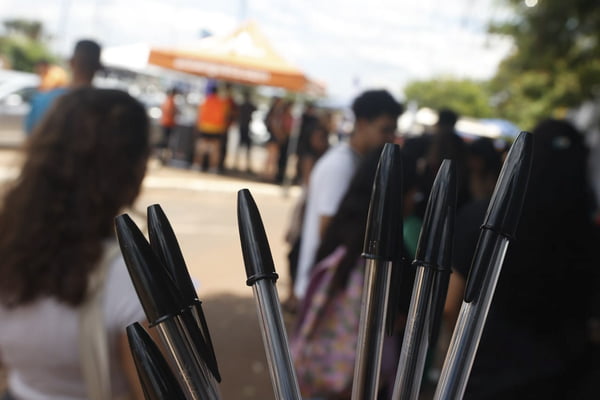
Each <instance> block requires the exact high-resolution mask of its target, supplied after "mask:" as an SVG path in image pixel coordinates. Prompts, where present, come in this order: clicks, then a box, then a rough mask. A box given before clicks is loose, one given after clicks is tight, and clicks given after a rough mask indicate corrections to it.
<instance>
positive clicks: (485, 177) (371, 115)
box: [0, 40, 600, 400]
mask: <svg viewBox="0 0 600 400" xmlns="http://www.w3.org/2000/svg"><path fill="white" fill-rule="evenodd" d="M70 61H71V62H70V68H71V71H70V72H71V74H70V79H67V78H66V77H65V76H64V75H62V74H61V73H60V72H58V71H54V72H50V71H52V68H50V67H49V66H48V65H47V64H44V63H42V64H40V68H39V73H40V74H42V75H44V76H47V79H43V80H42V86H41V87H40V92H39V93H38V95H36V97H35V98H34V99H33V101H32V108H31V112H30V115H29V116H28V118H27V132H28V134H29V138H28V140H27V142H26V145H25V148H24V149H25V150H24V151H25V160H26V161H25V163H24V167H23V170H22V171H21V175H20V176H19V178H18V179H17V180H16V181H15V182H14V183H13V184H12V185H11V186H10V187H9V189H8V190H7V192H6V195H5V198H4V201H3V203H2V209H1V210H0V258H2V260H3V262H2V263H1V264H0V320H2V324H1V325H0V361H1V362H2V364H3V365H4V366H5V367H6V368H7V370H8V382H9V392H8V393H6V394H5V397H4V399H6V400H8V399H64V398H71V399H82V400H83V399H86V398H91V397H88V395H87V390H88V388H89V387H88V386H87V385H88V384H89V380H88V377H87V376H85V374H83V373H82V372H81V371H80V369H79V368H78V366H79V365H81V363H85V362H86V354H87V353H86V352H85V351H84V348H85V347H86V343H88V342H86V340H90V338H89V337H85V336H83V335H84V333H83V332H86V331H85V330H84V329H83V328H82V326H81V321H82V320H83V318H80V317H81V316H82V315H83V313H85V312H86V311H85V310H87V308H85V307H86V304H88V303H89V301H90V299H93V298H94V297H93V295H92V293H93V292H94V290H104V291H105V293H109V295H108V296H106V297H105V301H104V302H103V303H102V304H101V307H102V309H101V313H102V315H103V316H104V325H103V328H102V329H103V332H104V336H103V339H102V340H104V341H105V342H106V343H107V347H106V348H107V350H106V351H108V353H109V355H110V356H109V359H110V362H109V368H110V371H111V372H110V375H111V376H112V379H111V381H110V388H111V391H112V392H113V394H114V395H115V396H117V395H124V394H126V395H130V396H132V397H130V398H136V399H142V398H143V395H142V394H141V391H140V387H139V385H138V384H137V383H136V378H135V371H134V370H133V367H132V364H131V359H130V355H129V353H128V351H126V350H125V348H126V346H125V345H124V344H123V343H124V342H123V341H124V335H125V330H124V329H125V326H127V325H128V324H130V323H132V322H134V321H137V320H142V319H143V318H144V317H143V313H142V310H141V308H140V305H139V302H138V301H137V299H136V296H135V292H134V291H133V288H132V286H131V283H130V282H129V279H128V277H127V276H123V274H124V271H125V267H124V265H123V260H122V258H121V256H120V255H118V254H115V253H114V251H113V250H112V249H113V248H114V237H113V236H114V235H113V228H112V224H113V218H114V217H115V216H116V215H117V214H118V213H119V212H121V210H122V209H123V207H127V206H129V205H131V204H132V203H133V201H134V200H135V198H136V197H137V195H138V193H139V190H140V185H141V181H142V178H143V176H144V173H145V168H146V162H147V160H148V157H150V156H151V155H152V154H154V155H155V156H156V157H158V158H160V159H161V160H162V161H163V162H165V163H168V162H170V161H171V160H172V159H174V158H176V157H177V151H178V150H180V147H178V146H179V145H178V144H177V141H178V140H179V139H181V138H180V136H181V133H180V132H179V131H181V127H180V126H178V123H177V120H178V118H177V117H178V113H179V112H180V111H179V104H180V102H179V101H178V96H180V95H181V90H180V89H178V88H172V89H170V90H169V91H168V93H167V94H166V97H165V101H164V103H163V104H162V113H161V119H160V126H161V137H160V139H159V140H158V142H157V143H156V146H154V148H153V146H152V144H151V140H150V137H149V121H148V117H147V115H146V114H147V113H146V110H145V109H144V107H143V106H142V105H141V104H140V103H139V102H138V101H136V100H135V99H133V98H132V97H131V96H129V95H128V94H126V93H123V92H120V91H116V90H105V89H96V88H93V87H92V80H93V77H94V74H95V73H96V71H98V69H99V68H101V64H100V46H99V45H98V44H97V43H96V42H93V41H90V40H82V41H80V42H78V43H77V45H76V46H75V49H74V52H73V56H72V58H71V60H70ZM258 109H259V106H257V104H256V103H255V100H254V99H253V92H252V91H251V90H250V89H249V88H243V87H233V86H232V85H231V84H228V83H222V84H219V83H217V82H209V85H208V86H207V88H206V92H205V96H204V99H203V101H202V102H201V103H200V104H199V105H198V109H197V118H196V123H195V124H194V126H193V127H192V130H191V140H190V144H189V146H190V150H191V152H192V154H193V155H192V158H191V160H190V166H191V168H193V169H197V170H202V171H204V170H206V171H208V172H211V173H221V172H223V170H224V169H225V166H224V162H225V159H226V156H227V150H228V148H229V147H230V146H229V145H228V141H230V140H232V139H231V138H230V132H231V131H232V129H231V128H232V127H235V128H236V129H237V131H238V139H237V143H238V144H237V149H236V154H235V155H234V160H235V162H234V169H237V170H239V171H245V172H247V173H248V172H251V173H255V174H256V175H257V176H258V177H260V178H261V179H263V180H266V181H269V182H274V183H280V184H283V183H285V182H286V179H290V182H292V183H296V184H298V185H299V186H300V187H301V189H302V194H301V196H300V198H299V200H298V203H297V204H296V206H295V207H294V211H293V213H292V215H290V220H289V223H288V229H287V230H286V240H287V242H288V243H289V268H290V276H291V277H292V280H291V285H290V288H289V297H288V298H287V299H285V300H284V302H283V307H284V309H285V310H286V311H287V312H288V313H290V314H291V315H293V316H295V324H294V327H293V331H292V332H291V343H292V354H293V356H294V359H295V363H296V369H297V371H298V378H299V382H300V386H301V388H302V392H303V396H305V398H307V399H323V400H324V399H335V400H341V399H348V398H350V397H349V394H350V390H351V385H352V378H353V365H354V362H355V358H354V357H355V349H356V343H357V331H358V324H359V314H360V303H361V301H360V296H361V291H362V282H363V280H364V263H365V261H364V259H363V258H362V257H361V251H362V242H363V240H364V232H365V226H366V222H367V213H368V209H369V201H370V195H371V190H372V185H373V180H374V175H375V171H376V168H377V162H378V159H379V155H380V153H381V149H382V146H383V145H384V144H385V143H390V142H391V143H397V144H398V145H399V146H400V147H401V155H402V160H403V178H402V179H403V182H402V183H403V185H402V191H403V192H402V196H403V203H402V210H401V212H402V215H403V219H404V226H403V229H404V235H403V244H402V246H403V254H404V258H405V261H406V262H407V263H410V261H412V259H413V258H414V256H415V251H416V248H417V243H418V240H419V233H420V229H421V224H422V219H423V216H424V212H425V206H426V203H427V200H428V198H429V194H430V191H431V188H432V184H433V181H434V179H435V176H436V174H437V172H438V170H439V168H440V166H441V164H442V161H443V160H445V159H451V160H453V161H454V162H455V164H456V170H457V185H458V186H457V188H458V189H457V214H456V229H455V232H454V248H453V262H452V268H453V271H454V273H453V274H452V277H451V281H450V288H449V291H448V297H447V300H446V306H445V310H444V326H445V330H446V331H447V332H451V331H452V329H453V327H454V323H455V322H456V319H457V315H458V311H459V308H460V305H461V302H462V297H463V293H464V287H465V280H466V278H467V276H468V272H469V268H470V266H471V259H472V256H473V253H474V251H475V247H476V245H477V240H478V237H479V230H480V226H481V224H482V222H483V219H484V217H485V212H486V210H487V207H488V204H489V201H490V198H491V196H492V193H493V191H494V188H495V184H496V181H497V179H498V176H499V173H500V170H501V168H502V163H503V160H504V157H505V155H506V153H507V151H508V149H509V148H510V143H509V142H507V141H504V142H501V141H494V140H491V139H488V138H479V139H475V140H472V139H471V140H468V141H467V140H465V139H464V138H463V137H461V136H460V135H459V134H457V132H456V130H455V124H456V122H457V120H458V118H459V116H458V115H457V114H456V113H455V112H454V111H453V110H451V109H441V110H438V113H437V114H438V120H437V122H436V124H435V125H434V126H433V127H432V128H431V129H430V130H429V131H427V132H425V133H424V134H423V135H420V136H414V137H413V136H409V135H398V126H397V123H398V119H399V117H400V116H401V115H402V113H403V112H404V106H403V104H401V103H400V102H398V101H397V100H396V99H395V98H394V96H392V95H391V94H390V93H389V92H387V91H385V90H366V91H364V92H362V93H361V94H359V95H358V96H357V97H356V98H355V99H354V101H353V103H352V107H351V109H352V114H353V117H354V122H353V126H352V129H351V131H350V132H348V133H347V134H344V135H340V134H338V132H337V131H338V128H337V127H336V125H335V123H334V120H335V117H334V114H333V113H332V112H331V111H330V110H328V109H324V108H319V107H317V106H316V105H315V104H311V103H308V104H305V105H304V106H303V107H298V106H297V105H296V104H295V103H294V102H293V101H292V99H291V98H285V97H275V98H273V99H271V104H270V106H269V108H268V111H267V112H266V113H265V115H264V120H263V122H264V125H265V127H266V130H267V133H268V136H267V137H266V138H265V140H264V141H263V143H262V144H263V146H264V148H265V150H266V153H265V154H266V156H265V157H264V163H263V165H261V167H260V169H259V170H257V171H254V170H253V168H254V165H255V164H253V163H252V147H253V144H254V142H255V139H254V136H255V135H254V134H253V131H252V130H253V128H252V121H253V118H254V115H255V113H256V112H257V110H258ZM525 128H528V129H531V132H532V133H533V137H534V145H533V147H534V151H533V154H534V156H533V166H532V169H531V178H530V180H529V187H528V189H527V194H526V198H525V203H524V207H523V212H522V217H521V222H520V224H519V228H518V230H517V234H516V237H515V239H514V240H513V241H512V242H511V245H510V247H509V250H508V253H507V256H506V259H505V263H504V267H503V270H502V274H501V276H500V281H499V283H498V287H497V290H496V293H495V296H494V300H493V303H492V308H491V310H490V313H489V317H488V320H487V323H486V327H485V330H484V333H483V338H482V339H481V343H480V346H479V350H478V352H477V356H476V359H475V364H474V366H473V370H472V373H471V376H470V380H469V384H468V387H467V392H466V395H465V398H468V399H538V398H539V399H585V398H597V395H598V393H600V387H599V386H598V382H600V357H599V353H598V351H599V346H600V340H599V337H600V281H599V276H598V266H600V260H599V251H598V246H597V243H599V241H598V239H599V238H600V237H599V232H598V231H599V226H598V225H597V224H595V223H594V222H595V221H594V216H595V215H596V214H595V213H597V209H598V208H597V207H598V205H597V199H595V198H594V195H593V193H592V190H591V189H590V184H589V180H588V171H587V156H588V149H587V148H586V146H585V143H584V140H583V136H582V134H581V133H580V132H578V131H577V129H576V128H575V127H574V126H573V125H572V124H571V123H570V122H568V121H565V120H555V119H546V120H543V121H540V122H539V123H538V124H537V125H536V126H535V127H525ZM403 133H406V132H403ZM178 135H179V136H178ZM290 156H293V159H295V160H296V161H295V166H294V167H293V168H291V169H292V170H293V172H292V173H291V177H290V178H288V175H289V174H290V172H289V169H290V168H288V165H290V160H289V159H288V157H290ZM102 271H104V272H102ZM99 276H100V277H99ZM413 279H414V271H413V273H412V274H408V275H407V276H404V277H403V281H402V285H401V288H400V289H399V290H400V295H399V296H398V299H399V300H398V302H397V304H392V305H391V307H393V308H394V309H395V310H396V312H397V313H398V316H399V317H400V318H398V321H399V322H398V323H397V326H396V327H395V331H394V335H393V336H391V337H390V338H388V339H387V341H386V343H385V344H384V346H385V349H386V350H385V352H384V354H385V357H384V360H383V363H384V367H383V368H382V376H381V382H382V384H381V388H382V390H381V396H380V398H382V399H385V398H389V397H390V396H391V384H392V383H393V382H392V379H393V377H394V376H395V368H396V363H397V359H398V355H399V351H400V345H401V341H402V334H403V328H404V321H405V320H406V316H407V311H408V305H409V301H410V296H411V288H412V280H413ZM40 321H44V325H45V326H46V329H45V330H44V332H39V329H37V328H36V327H38V326H39V324H40V323H41V322H40ZM41 336H43V338H42V337H41ZM441 337H444V335H441ZM72 343H80V347H79V348H78V350H77V351H69V349H70V348H71V347H72ZM443 346H444V345H443V343H441V341H440V344H438V345H437V346H435V345H432V346H431V347H432V349H431V354H430V355H429V357H428V360H429V361H428V365H427V375H426V376H427V378H431V381H430V382H429V383H430V384H434V381H435V371H436V368H439V366H437V365H436V363H435V362H434V360H435V359H436V358H439V354H437V353H439V352H440V351H442V350H441V349H443ZM115 398H116V397H115Z"/></svg>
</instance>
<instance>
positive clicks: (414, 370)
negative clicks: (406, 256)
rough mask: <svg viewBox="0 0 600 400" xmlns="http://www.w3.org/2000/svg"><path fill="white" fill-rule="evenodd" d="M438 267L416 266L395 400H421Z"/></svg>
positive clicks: (395, 388)
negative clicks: (431, 302)
mask: <svg viewBox="0 0 600 400" xmlns="http://www.w3.org/2000/svg"><path fill="white" fill-rule="evenodd" d="M434 277H435V270H434V269H432V268H427V267H424V266H419V268H417V273H416V277H415V283H414V287H413V292H412V299H411V302H410V308H409V310H408V318H407V323H406V328H405V331H404V339H403V341H402V352H401V353H400V361H399V362H398V371H397V372H396V382H395V384H394V393H393V395H392V399H393V400H400V399H402V400H408V399H418V397H419V389H420V387H421V379H422V377H423V371H424V368H425V358H426V357H427V347H428V344H429V319H430V317H429V313H428V309H429V302H430V299H431V290H432V287H433V280H434Z"/></svg>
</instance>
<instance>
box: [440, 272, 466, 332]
mask: <svg viewBox="0 0 600 400" xmlns="http://www.w3.org/2000/svg"><path fill="white" fill-rule="evenodd" d="M465 283H466V282H465V278H463V276H462V275H461V274H460V273H458V272H456V271H453V273H452V274H450V283H449V285H448V295H447V296H446V304H445V305H444V319H445V321H446V324H447V326H448V329H449V330H450V331H453V330H454V325H456V320H457V319H458V314H459V312H460V307H461V306H462V301H463V297H464V294H465Z"/></svg>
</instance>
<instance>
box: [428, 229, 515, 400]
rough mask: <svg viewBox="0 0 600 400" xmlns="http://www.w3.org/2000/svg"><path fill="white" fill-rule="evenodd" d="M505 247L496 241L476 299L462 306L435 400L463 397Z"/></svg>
mask: <svg viewBox="0 0 600 400" xmlns="http://www.w3.org/2000/svg"><path fill="white" fill-rule="evenodd" d="M508 243H509V240H508V239H507V238H506V237H502V236H498V237H497V241H496V243H495V244H494V248H493V249H492V257H491V258H490V260H491V261H492V265H490V266H489V268H487V271H486V273H485V276H484V278H483V281H482V286H481V291H480V295H479V297H478V298H477V299H476V300H474V301H472V302H470V303H467V302H463V304H462V307H461V309H460V314H459V316H458V320H457V322H456V327H455V328H454V333H453V335H452V340H451V342H450V347H449V349H448V353H447V355H446V360H445V361H444V366H443V368H442V373H441V376H440V380H439V382H438V386H437V388H436V391H435V396H434V399H436V400H441V399H462V397H463V395H464V393H465V389H466V387H467V382H468V380H469V375H470V373H471V368H472V366H473V361H474V360H475V354H476V352H477V347H478V346H479V340H480V339H481V334H482V333H483V328H484V326H485V321H486V318H487V314H488V312H489V309H490V305H491V303H492V298H493V295H494V291H495V289H496V284H497V283H498V278H499V276H500V271H501V270H502V263H503V262H504V256H505V255H506V250H507V248H508Z"/></svg>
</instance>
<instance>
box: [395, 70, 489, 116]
mask: <svg viewBox="0 0 600 400" xmlns="http://www.w3.org/2000/svg"><path fill="white" fill-rule="evenodd" d="M404 95H405V96H406V100H407V101H415V102H417V104H418V105H419V107H429V108H433V109H435V110H439V109H441V108H451V109H452V110H454V111H456V112H457V113H458V114H459V115H462V116H465V117H475V118H486V117H491V116H492V114H493V113H492V108H491V107H490V105H489V95H488V93H487V90H486V86H485V84H484V83H481V82H476V81H472V80H467V79H462V80H460V79H453V78H435V79H431V80H424V81H412V82H410V83H408V84H407V85H406V86H405V87H404Z"/></svg>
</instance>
